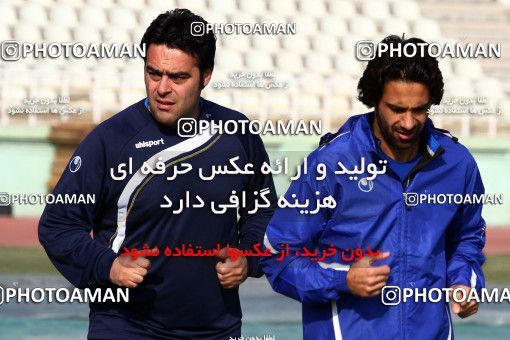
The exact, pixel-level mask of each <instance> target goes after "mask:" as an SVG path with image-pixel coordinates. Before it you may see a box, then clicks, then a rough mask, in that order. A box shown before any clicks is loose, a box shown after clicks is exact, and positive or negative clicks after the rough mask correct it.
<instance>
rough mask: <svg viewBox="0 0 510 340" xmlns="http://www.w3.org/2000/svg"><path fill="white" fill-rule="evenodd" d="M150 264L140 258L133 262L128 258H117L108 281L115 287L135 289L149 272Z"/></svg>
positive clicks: (145, 259) (143, 258)
mask: <svg viewBox="0 0 510 340" xmlns="http://www.w3.org/2000/svg"><path fill="white" fill-rule="evenodd" d="M150 266H151V263H150V261H149V260H147V258H145V257H143V256H140V257H138V258H137V259H136V260H135V261H131V258H130V257H123V256H119V257H117V258H116V259H115V260H114V261H113V264H112V268H111V269H110V281H111V282H112V283H114V284H116V285H117V286H121V287H128V288H136V287H137V286H138V285H139V284H140V283H142V281H143V279H144V277H145V275H147V272H148V271H149V268H150Z"/></svg>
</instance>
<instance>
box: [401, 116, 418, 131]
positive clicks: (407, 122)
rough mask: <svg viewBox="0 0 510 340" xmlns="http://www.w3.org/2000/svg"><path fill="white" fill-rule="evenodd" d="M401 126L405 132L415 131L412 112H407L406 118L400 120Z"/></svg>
mask: <svg viewBox="0 0 510 340" xmlns="http://www.w3.org/2000/svg"><path fill="white" fill-rule="evenodd" d="M400 126H401V127H402V128H403V129H405V130H412V129H414V126H415V122H414V117H413V113H412V112H406V113H404V116H403V117H402V119H401V120H400Z"/></svg>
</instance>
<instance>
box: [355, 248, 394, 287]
mask: <svg viewBox="0 0 510 340" xmlns="http://www.w3.org/2000/svg"><path fill="white" fill-rule="evenodd" d="M389 256H390V253H389V252H385V253H381V254H379V255H378V256H376V257H364V258H363V259H361V260H359V261H356V262H355V263H354V264H353V265H352V266H351V267H350V268H349V271H348V272H347V288H348V289H349V291H350V292H351V293H352V294H354V295H357V296H361V297H372V296H376V295H379V294H381V289H382V288H383V287H384V286H386V281H387V280H388V276H389V275H390V267H389V266H388V265H385V266H372V263H373V262H375V261H380V260H384V259H386V258H388V257H389Z"/></svg>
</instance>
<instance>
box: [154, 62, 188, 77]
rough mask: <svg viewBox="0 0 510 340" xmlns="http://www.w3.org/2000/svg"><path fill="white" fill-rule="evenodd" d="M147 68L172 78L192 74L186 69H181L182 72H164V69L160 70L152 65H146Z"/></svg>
mask: <svg viewBox="0 0 510 340" xmlns="http://www.w3.org/2000/svg"><path fill="white" fill-rule="evenodd" d="M145 68H146V69H147V71H153V72H156V73H158V74H166V75H167V76H169V77H170V78H174V77H190V76H191V74H190V73H189V72H186V71H181V72H163V71H161V70H158V69H157V68H155V67H152V66H150V65H147V66H145Z"/></svg>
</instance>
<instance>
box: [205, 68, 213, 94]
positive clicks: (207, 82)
mask: <svg viewBox="0 0 510 340" xmlns="http://www.w3.org/2000/svg"><path fill="white" fill-rule="evenodd" d="M212 71H213V70H205V71H204V73H203V74H202V89H204V88H205V87H206V86H207V84H209V81H210V80H211V76H212Z"/></svg>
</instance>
